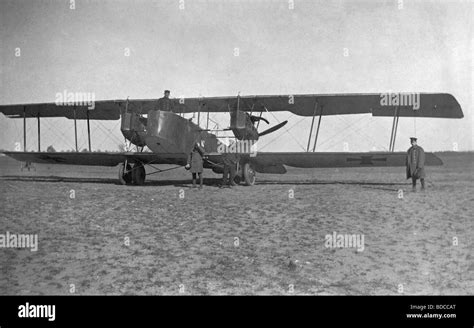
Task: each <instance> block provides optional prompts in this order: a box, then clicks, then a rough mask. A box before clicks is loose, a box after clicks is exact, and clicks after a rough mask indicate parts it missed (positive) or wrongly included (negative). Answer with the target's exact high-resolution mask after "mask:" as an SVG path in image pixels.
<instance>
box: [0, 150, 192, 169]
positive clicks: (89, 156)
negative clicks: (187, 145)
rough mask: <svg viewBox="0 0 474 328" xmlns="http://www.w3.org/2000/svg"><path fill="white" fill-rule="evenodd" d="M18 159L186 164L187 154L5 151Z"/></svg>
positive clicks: (82, 163) (22, 160)
mask: <svg viewBox="0 0 474 328" xmlns="http://www.w3.org/2000/svg"><path fill="white" fill-rule="evenodd" d="M4 154H5V155H8V156H10V157H12V158H14V159H16V160H17V161H21V162H32V163H43V164H71V165H94V166H95V165H97V166H116V165H118V164H119V163H123V162H125V160H127V161H128V162H129V163H136V162H142V163H146V164H177V165H186V161H187V155H186V154H178V153H177V154H159V155H158V154H155V153H88V152H81V153H79V152H58V153H41V152H14V151H13V152H4Z"/></svg>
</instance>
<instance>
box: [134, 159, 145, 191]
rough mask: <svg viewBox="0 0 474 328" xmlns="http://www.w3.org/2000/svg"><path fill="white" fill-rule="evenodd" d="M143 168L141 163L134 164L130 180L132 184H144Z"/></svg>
mask: <svg viewBox="0 0 474 328" xmlns="http://www.w3.org/2000/svg"><path fill="white" fill-rule="evenodd" d="M145 177H146V172H145V167H144V166H143V164H141V163H135V164H134V165H133V170H132V180H133V184H135V185H137V186H141V185H143V184H144V183H145Z"/></svg>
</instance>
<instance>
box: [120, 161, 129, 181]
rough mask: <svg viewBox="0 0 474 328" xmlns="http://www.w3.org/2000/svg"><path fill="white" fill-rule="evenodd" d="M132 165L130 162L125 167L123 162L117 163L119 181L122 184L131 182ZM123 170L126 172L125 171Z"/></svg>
mask: <svg viewBox="0 0 474 328" xmlns="http://www.w3.org/2000/svg"><path fill="white" fill-rule="evenodd" d="M131 169H132V167H131V166H130V164H127V168H126V169H125V164H124V163H120V165H119V181H120V183H121V184H123V185H127V184H130V183H132V172H131V171H130V170H131ZM125 171H126V172H127V173H125Z"/></svg>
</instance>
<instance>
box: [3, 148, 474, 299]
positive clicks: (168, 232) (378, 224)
mask: <svg viewBox="0 0 474 328" xmlns="http://www.w3.org/2000/svg"><path fill="white" fill-rule="evenodd" d="M440 157H441V158H442V159H443V161H444V162H445V165H444V166H442V167H429V168H428V169H427V174H428V185H427V190H426V191H425V192H416V193H413V192H411V191H410V189H411V186H410V185H409V184H408V182H407V180H405V179H404V168H353V169H318V170H297V169H290V171H289V174H286V175H283V176H281V175H259V177H258V179H259V180H258V181H259V182H258V184H257V185H255V186H253V187H244V186H239V187H236V188H234V189H219V188H217V186H216V183H217V181H218V180H217V179H216V176H215V175H213V174H212V173H208V172H206V173H205V174H206V177H209V178H208V179H206V185H205V187H204V189H203V190H195V189H192V188H190V184H189V181H188V180H187V178H188V176H187V175H188V173H187V172H186V171H184V169H177V170H174V171H169V172H167V173H166V175H164V176H160V175H156V176H155V175H152V176H150V178H152V179H153V180H151V181H149V182H148V183H147V184H146V185H144V186H141V187H137V186H121V185H118V184H116V182H115V176H116V171H117V169H116V168H94V167H74V166H72V167H71V166H62V165H58V166H52V165H51V166H49V165H36V171H32V172H20V171H19V169H18V168H19V165H20V164H19V163H18V162H15V161H13V160H10V159H7V158H5V157H0V176H1V177H0V205H1V208H0V234H4V233H5V232H6V231H9V232H10V233H33V234H38V238H39V249H38V251H37V252H32V251H30V250H28V249H9V248H3V249H2V248H0V294H1V295H5V294H9V295H31V294H34V295H36V294H47V295H50V294H72V291H73V289H72V287H74V294H88V295H90V294H107V295H110V294H139V295H142V294H153V295H155V294H179V293H182V294H212V295H214V294H291V293H294V294H318V295H321V294H323V295H326V294H330V295H333V294H351V295H352V294H354V295H361V294H381V295H386V294H399V291H400V287H401V286H402V288H403V293H404V294H415V295H416V294H423V295H452V294H456V295H458V294H471V295H472V294H474V261H473V260H474V238H473V233H474V221H473V215H472V212H473V204H474V192H473V191H474V188H473V176H474V175H473V162H474V156H473V154H472V153H451V154H442V156H441V155H440ZM399 190H403V197H402V198H399V195H400V194H399ZM71 191H74V193H75V198H71ZM292 191H293V192H294V198H290V194H291V193H292ZM183 193H184V194H183ZM180 195H184V197H183V198H180ZM333 232H337V233H338V234H363V235H364V238H365V248H364V250H363V251H362V252H358V251H357V250H356V249H354V248H336V249H331V248H326V247H325V236H326V235H328V234H332V233H333ZM127 240H128V241H129V243H127ZM455 240H456V241H457V242H458V243H457V245H456V243H455V242H454V241H455Z"/></svg>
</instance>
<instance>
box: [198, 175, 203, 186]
mask: <svg viewBox="0 0 474 328" xmlns="http://www.w3.org/2000/svg"><path fill="white" fill-rule="evenodd" d="M202 180H203V179H202V175H201V176H200V177H199V189H202Z"/></svg>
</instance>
